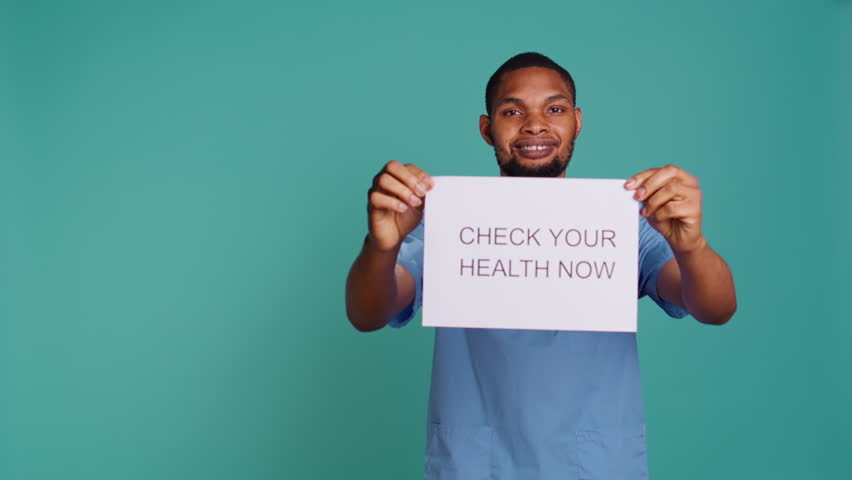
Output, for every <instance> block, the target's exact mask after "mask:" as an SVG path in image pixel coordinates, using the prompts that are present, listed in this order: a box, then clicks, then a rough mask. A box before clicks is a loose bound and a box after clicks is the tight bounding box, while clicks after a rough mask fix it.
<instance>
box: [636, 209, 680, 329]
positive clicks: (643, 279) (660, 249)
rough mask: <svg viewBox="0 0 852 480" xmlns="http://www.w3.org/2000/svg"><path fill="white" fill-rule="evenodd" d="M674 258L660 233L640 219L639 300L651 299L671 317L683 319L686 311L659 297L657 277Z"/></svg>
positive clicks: (646, 221)
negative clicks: (645, 297) (647, 297)
mask: <svg viewBox="0 0 852 480" xmlns="http://www.w3.org/2000/svg"><path fill="white" fill-rule="evenodd" d="M672 258H674V252H672V248H671V247H670V246H669V243H668V242H667V241H666V239H665V238H664V237H663V236H662V234H660V232H658V231H656V230H654V227H652V226H651V224H649V223H648V220H646V219H645V217H640V219H639V298H642V297H644V296H645V295H647V296H649V297H651V299H652V300H654V302H656V303H657V305H659V306H660V308H662V309H663V310H664V311H665V312H666V313H667V314H668V315H669V316H670V317H674V318H683V317H685V316H686V315H687V312H686V310H684V309H682V308H680V307H678V306H677V305H675V304H673V303H670V302H667V301H665V300H663V299H662V298H660V296H659V295H657V276H658V275H659V274H660V270H661V269H662V268H663V266H664V265H665V264H666V262H668V261H669V260H671V259H672Z"/></svg>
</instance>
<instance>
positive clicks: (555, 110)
mask: <svg viewBox="0 0 852 480" xmlns="http://www.w3.org/2000/svg"><path fill="white" fill-rule="evenodd" d="M564 111H565V109H564V108H562V107H550V113H562V112H564Z"/></svg>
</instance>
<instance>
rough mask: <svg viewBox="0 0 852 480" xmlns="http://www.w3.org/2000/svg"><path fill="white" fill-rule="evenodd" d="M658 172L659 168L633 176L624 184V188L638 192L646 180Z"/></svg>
mask: <svg viewBox="0 0 852 480" xmlns="http://www.w3.org/2000/svg"><path fill="white" fill-rule="evenodd" d="M657 170H659V168H649V169H648V170H645V171H643V172H639V173H637V174H636V175H633V176H632V177H630V178H628V179H627V181H626V182H624V188H626V189H627V190H636V189H637V188H639V186H640V185H641V184H642V182H644V181H645V179H646V178H648V177H650V176H651V175H653V174H654V173H656V171H657Z"/></svg>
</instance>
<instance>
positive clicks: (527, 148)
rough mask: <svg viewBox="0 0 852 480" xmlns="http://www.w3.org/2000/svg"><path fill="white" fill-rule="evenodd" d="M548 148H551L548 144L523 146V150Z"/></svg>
mask: <svg viewBox="0 0 852 480" xmlns="http://www.w3.org/2000/svg"><path fill="white" fill-rule="evenodd" d="M548 148H550V146H548V145H526V146H523V147H521V150H526V151H534V150H547V149H548Z"/></svg>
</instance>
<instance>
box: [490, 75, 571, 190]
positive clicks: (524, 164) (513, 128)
mask: <svg viewBox="0 0 852 480" xmlns="http://www.w3.org/2000/svg"><path fill="white" fill-rule="evenodd" d="M491 111H492V114H491V117H488V116H486V115H482V116H480V118H479V131H480V133H481V134H482V138H484V139H485V141H486V142H487V143H488V144H489V145H491V146H493V147H494V154H495V155H496V156H497V165H498V166H499V167H500V174H501V175H506V176H516V177H559V176H564V175H565V169H566V168H567V167H568V162H569V161H570V160H571V154H572V153H573V152H574V141H575V140H576V139H577V136H578V135H579V134H580V129H581V128H582V125H583V114H582V112H581V111H580V109H579V108H575V107H574V98H573V94H572V93H571V90H569V88H568V85H567V84H566V83H565V81H564V80H563V79H562V77H561V76H560V75H559V73H558V72H556V71H554V70H551V69H549V68H543V67H527V68H521V69H518V70H514V71H511V72H507V73H505V74H503V76H502V78H501V79H500V83H499V86H498V88H497V92H496V95H494V104H493V105H492V108H491Z"/></svg>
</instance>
